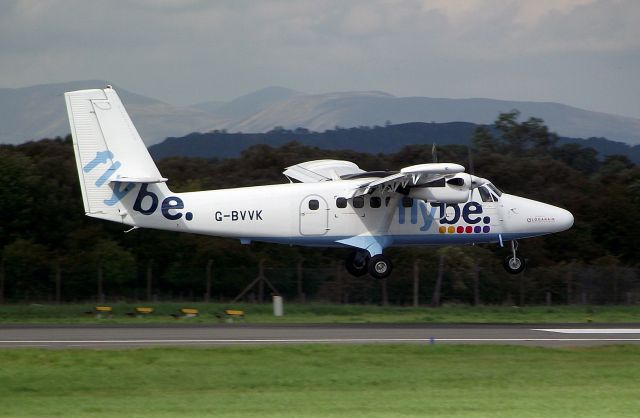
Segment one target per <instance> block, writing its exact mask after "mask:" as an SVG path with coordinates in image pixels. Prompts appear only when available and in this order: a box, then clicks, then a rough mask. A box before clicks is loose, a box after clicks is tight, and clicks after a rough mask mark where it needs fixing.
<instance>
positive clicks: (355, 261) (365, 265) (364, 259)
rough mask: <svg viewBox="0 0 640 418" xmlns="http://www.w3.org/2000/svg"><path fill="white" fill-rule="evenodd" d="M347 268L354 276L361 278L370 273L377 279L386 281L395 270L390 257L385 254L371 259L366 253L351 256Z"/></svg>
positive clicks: (357, 252) (359, 252) (358, 252)
mask: <svg viewBox="0 0 640 418" xmlns="http://www.w3.org/2000/svg"><path fill="white" fill-rule="evenodd" d="M345 267H346V269H347V271H348V272H349V273H350V274H351V275H353V276H356V277H360V276H364V275H365V274H367V273H369V274H370V275H371V276H372V277H374V278H376V279H384V278H385V277H387V276H389V275H390V274H391V271H392V270H393V264H392V263H391V259H390V258H389V257H387V256H386V255H384V254H378V255H374V256H373V257H370V256H369V253H368V252H366V251H355V252H353V253H351V254H349V256H348V257H347V260H346V262H345Z"/></svg>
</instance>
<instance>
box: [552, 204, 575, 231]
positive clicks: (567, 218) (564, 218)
mask: <svg viewBox="0 0 640 418" xmlns="http://www.w3.org/2000/svg"><path fill="white" fill-rule="evenodd" d="M555 218H556V225H558V228H559V231H564V230H567V229H569V228H571V227H572V226H573V221H574V219H573V214H572V213H571V212H569V211H568V210H566V209H561V208H557V209H556V213H555Z"/></svg>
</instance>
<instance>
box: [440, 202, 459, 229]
mask: <svg viewBox="0 0 640 418" xmlns="http://www.w3.org/2000/svg"><path fill="white" fill-rule="evenodd" d="M437 206H439V207H440V216H439V218H440V224H441V225H446V224H449V225H451V224H455V223H456V222H458V221H459V220H460V206H458V205H454V204H450V203H438V204H437ZM450 207H451V208H453V218H451V219H449V217H448V214H447V208H450Z"/></svg>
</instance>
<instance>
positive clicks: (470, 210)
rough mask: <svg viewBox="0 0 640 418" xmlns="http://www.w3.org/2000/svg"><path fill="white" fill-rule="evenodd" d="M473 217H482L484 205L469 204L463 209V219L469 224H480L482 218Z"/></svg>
mask: <svg viewBox="0 0 640 418" xmlns="http://www.w3.org/2000/svg"><path fill="white" fill-rule="evenodd" d="M472 215H482V205H481V204H480V203H477V202H469V203H467V204H466V205H464V208H463V209H462V219H464V221H465V222H466V223H468V224H472V225H473V224H477V223H478V222H480V219H481V218H482V217H481V216H477V217H473V218H472V217H471V216H472Z"/></svg>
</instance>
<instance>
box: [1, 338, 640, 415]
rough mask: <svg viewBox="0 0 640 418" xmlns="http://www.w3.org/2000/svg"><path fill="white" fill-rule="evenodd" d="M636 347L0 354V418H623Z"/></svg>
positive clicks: (630, 398)
mask: <svg viewBox="0 0 640 418" xmlns="http://www.w3.org/2000/svg"><path fill="white" fill-rule="evenodd" d="M638 358H640V346H610V347H598V348H585V349H544V348H530V347H517V346H511V347H510V346H464V345H458V346H452V345H448V346H447V345H434V346H429V345H426V346H425V345H334V346H329V345H312V346H309V345H306V346H277V347H228V348H207V349H197V348H191V349H179V348H154V349H139V350H104V351H94V350H0V364H1V365H2V366H1V367H0V416H2V417H114V416H123V417H154V418H155V417H208V416H215V417H252V416H260V417H296V418H297V417H424V416H430V417H483V418H484V417H496V418H500V417H509V418H511V417H525V418H526V417H581V418H584V417H635V416H637V415H638V411H640V396H639V393H640V383H639V382H640V362H639V361H638Z"/></svg>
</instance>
